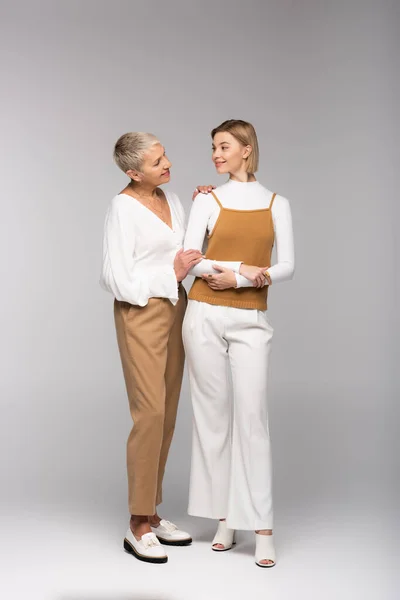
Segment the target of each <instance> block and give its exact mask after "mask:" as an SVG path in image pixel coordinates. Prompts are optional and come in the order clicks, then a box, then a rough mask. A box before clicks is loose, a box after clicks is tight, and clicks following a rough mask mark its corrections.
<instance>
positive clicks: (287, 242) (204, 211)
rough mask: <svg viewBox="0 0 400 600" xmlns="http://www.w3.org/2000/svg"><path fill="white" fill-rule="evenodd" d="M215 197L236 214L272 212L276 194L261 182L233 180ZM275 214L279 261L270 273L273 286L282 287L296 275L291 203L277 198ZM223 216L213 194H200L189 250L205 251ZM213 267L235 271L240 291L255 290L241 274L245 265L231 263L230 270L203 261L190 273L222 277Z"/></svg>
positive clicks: (189, 232)
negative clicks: (209, 237) (236, 211)
mask: <svg viewBox="0 0 400 600" xmlns="http://www.w3.org/2000/svg"><path fill="white" fill-rule="evenodd" d="M214 193H215V195H216V196H217V198H218V200H219V201H220V202H221V204H222V206H224V207H226V208H234V209H236V210H255V209H260V208H268V206H269V205H270V203H271V199H272V192H271V191H269V190H268V189H267V188H265V187H264V186H262V185H261V184H260V183H259V182H258V181H253V182H240V181H234V180H232V179H229V181H228V182H227V183H225V184H224V185H221V186H220V187H218V188H217V189H216V190H214ZM271 212H272V220H273V224H274V232H275V244H276V250H277V261H276V263H275V264H274V265H272V266H271V267H269V269H268V273H269V275H270V277H271V282H272V283H279V282H282V281H286V280H288V279H291V278H292V277H293V274H294V242H293V227H292V214H291V210H290V205H289V202H288V200H287V199H286V198H284V197H283V196H279V195H277V196H276V197H275V200H274V203H273V205H272V210H271ZM219 213H220V207H219V205H218V204H217V203H216V201H215V199H214V198H213V196H212V195H211V194H199V195H198V196H197V197H196V198H195V200H194V202H193V207H192V210H191V213H190V217H189V223H188V226H187V231H186V236H185V243H184V248H185V250H187V249H189V248H193V249H195V250H203V249H204V244H205V243H206V239H207V237H206V236H207V234H208V235H209V234H210V233H211V232H212V230H213V228H214V226H215V223H216V222H217V219H218V216H219ZM213 264H218V265H221V266H223V267H224V266H225V267H227V268H230V269H231V270H232V271H234V272H235V276H236V281H237V287H251V286H252V285H253V284H252V282H251V281H249V280H248V279H246V277H244V276H243V275H240V274H239V269H240V265H241V262H236V263H231V266H229V263H226V262H223V261H222V262H221V261H215V260H212V259H209V260H203V261H201V262H200V263H199V264H197V265H195V266H194V267H193V268H192V269H191V270H190V275H194V276H195V277H201V276H202V275H203V274H205V273H209V272H214V273H218V271H216V270H213V269H212V265H213Z"/></svg>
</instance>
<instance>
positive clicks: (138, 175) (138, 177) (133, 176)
mask: <svg viewBox="0 0 400 600" xmlns="http://www.w3.org/2000/svg"><path fill="white" fill-rule="evenodd" d="M126 174H127V175H128V177H129V178H130V179H132V180H133V181H136V183H140V182H141V181H142V176H141V173H138V172H137V171H133V170H132V169H129V171H127V172H126Z"/></svg>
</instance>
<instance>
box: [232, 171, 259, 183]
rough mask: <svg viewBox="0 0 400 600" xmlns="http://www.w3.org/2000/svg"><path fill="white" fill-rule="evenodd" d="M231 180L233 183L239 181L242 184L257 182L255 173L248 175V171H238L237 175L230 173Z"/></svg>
mask: <svg viewBox="0 0 400 600" xmlns="http://www.w3.org/2000/svg"><path fill="white" fill-rule="evenodd" d="M229 179H230V180H231V181H239V182H240V183H250V182H252V181H257V180H256V178H255V177H254V175H253V173H247V171H238V172H237V173H229Z"/></svg>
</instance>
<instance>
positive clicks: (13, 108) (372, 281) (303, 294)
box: [0, 0, 400, 521]
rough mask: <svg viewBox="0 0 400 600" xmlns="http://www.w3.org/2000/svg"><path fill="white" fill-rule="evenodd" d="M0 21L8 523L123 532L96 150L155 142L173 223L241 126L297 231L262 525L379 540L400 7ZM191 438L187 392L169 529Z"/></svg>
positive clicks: (107, 173)
mask: <svg viewBox="0 0 400 600" xmlns="http://www.w3.org/2000/svg"><path fill="white" fill-rule="evenodd" d="M1 13H2V14H1V22H2V25H1V29H2V31H1V46H2V47H1V52H0V60H1V61H2V65H1V66H2V73H3V75H2V80H3V86H4V90H3V94H2V111H1V116H0V118H1V124H2V135H1V144H2V146H3V153H2V154H3V156H2V163H1V167H2V175H1V180H0V185H1V190H2V191H1V196H2V214H1V223H0V227H1V234H0V244H1V256H2V260H1V289H2V293H1V299H0V302H1V309H0V318H1V338H0V344H1V348H0V352H1V354H0V356H1V364H2V374H1V379H0V386H1V387H0V394H1V402H2V419H1V437H0V461H1V466H2V468H3V469H4V472H3V475H2V483H3V486H4V489H6V494H3V498H2V499H3V501H6V502H8V501H9V502H13V503H14V505H15V506H19V505H21V506H27V505H28V506H34V505H35V503H41V504H45V503H52V504H55V505H58V506H59V507H60V510H67V509H68V507H69V506H71V505H74V506H79V507H80V508H82V510H83V509H85V507H87V508H88V510H92V509H93V508H94V507H95V506H97V507H98V508H99V510H101V511H103V512H105V511H110V510H112V511H115V512H116V513H117V511H119V513H120V512H123V511H126V510H127V509H126V483H125V440H126V436H127V434H128V431H129V428H130V417H129V413H128V408H127V400H126V396H125V390H124V385H123V380H122V373H121V368H120V363H119V357H118V352H117V346H116V342H115V335H114V329H113V320H112V298H111V296H109V295H106V294H105V293H104V292H102V291H101V289H100V288H99V286H98V276H99V272H100V265H101V244H102V227H103V219H104V214H105V210H106V207H107V204H108V202H109V200H110V199H111V197H112V196H113V195H114V194H115V193H117V192H118V191H119V190H120V189H121V188H122V187H123V186H124V185H125V177H124V176H123V174H122V173H120V172H119V171H118V169H117V168H116V167H115V166H114V165H113V163H112V159H111V155H112V147H113V143H114V142H115V140H116V139H117V137H118V136H119V135H120V134H122V133H124V132H126V131H130V130H149V131H152V132H154V133H156V134H157V135H158V136H159V137H160V138H161V140H162V141H163V143H164V144H165V145H166V148H167V151H168V155H169V157H170V158H171V160H172V162H173V170H172V182H171V184H170V187H171V189H173V190H175V191H176V192H177V193H178V194H179V196H180V197H181V200H182V201H183V203H184V205H185V206H186V208H187V210H189V209H190V204H191V193H192V190H193V188H194V187H195V185H197V184H207V183H221V180H219V179H218V178H217V176H216V175H215V173H214V170H213V167H212V164H211V161H210V137H209V132H210V130H211V128H212V127H213V126H216V125H217V124H219V123H220V122H221V121H222V120H224V119H226V118H242V119H247V120H249V121H251V122H253V123H254V125H255V126H256V128H257V131H258V134H259V141H260V147H261V168H260V172H259V180H260V181H261V183H263V184H265V185H266V186H267V187H269V188H270V189H274V190H277V191H278V192H280V193H281V194H283V195H285V196H287V197H288V198H289V199H290V201H291V206H292V210H293V217H294V227H295V239H296V258H297V272H296V276H295V279H294V281H293V282H291V283H287V284H282V285H279V286H276V288H275V287H274V288H273V289H272V290H271V302H270V317H271V320H272V322H273V325H274V328H275V345H274V351H273V357H272V365H273V366H272V381H271V389H270V398H269V406H270V415H271V431H272V437H273V449H274V464H275V498H276V507H277V514H278V516H279V518H280V519H284V518H286V516H288V515H294V514H306V513H312V512H315V511H317V510H318V511H319V510H321V507H324V506H330V505H333V504H334V505H335V506H338V507H339V510H340V511H342V513H343V514H348V515H351V514H353V513H354V514H356V513H357V514H361V513H362V514H365V515H366V521H368V520H369V519H375V520H376V519H379V518H380V516H381V515H382V511H383V510H389V509H391V508H393V507H394V491H395V490H394V483H393V481H394V473H395V468H396V465H395V461H396V460H397V458H396V454H395V438H396V428H397V424H396V418H395V416H396V414H395V399H396V391H397V393H398V392H399V370H398V365H397V362H398V360H397V358H398V342H397V339H398V336H397V335H396V331H397V332H398V324H399V321H398V317H397V312H396V310H395V309H396V307H395V301H396V296H395V292H396V281H398V276H397V261H396V259H397V260H398V258H399V247H398V245H396V243H397V244H398V241H397V242H396V237H397V240H398V226H399V225H398V224H399V216H400V215H399V210H398V203H397V197H396V194H395V191H397V190H395V155H394V152H395V142H397V141H398V138H397V132H395V130H394V123H395V122H396V119H398V115H395V111H396V108H397V106H396V95H395V94H397V91H398V90H396V89H395V83H394V82H395V78H397V77H398V65H396V64H395V62H396V60H397V59H396V54H398V48H396V40H395V34H396V31H397V26H398V22H399V21H398V17H399V6H398V5H397V6H395V3H394V2H393V3H390V2H385V1H380V2H378V1H376V2H370V1H365V2H361V1H360V2H357V1H348V2H343V1H338V2H318V1H317V0H303V1H302V2H294V1H289V0H279V1H278V0H273V1H264V2H263V1H261V0H260V1H256V0H248V1H247V2H246V3H243V2H239V1H236V0H235V1H230V2H228V1H220V2H205V1H204V0H203V1H202V2H184V1H182V2H178V1H176V0H175V1H174V0H171V1H170V2H167V3H161V2H158V3H157V2H155V3H146V4H145V3H139V2H128V1H114V2H105V1H98V2H94V1H91V0H88V1H84V2H68V3H66V2H65V3H62V2H60V3H47V4H45V3H38V2H35V3H26V4H22V3H18V2H17V3H13V5H12V6H11V5H10V6H9V7H8V8H2V9H1ZM188 283H190V282H188ZM397 289H398V288H397ZM190 419H191V413H190V398H189V389H188V382H187V379H186V378H185V382H184V388H183V393H182V398H181V405H180V413H179V421H178V426H177V432H176V436H175V440H174V445H173V449H172V452H171V456H170V462H169V466H168V473H167V481H166V484H167V485H166V494H165V499H166V507H167V508H168V507H169V508H170V509H171V507H173V509H174V510H175V512H179V511H182V512H183V511H184V510H185V508H186V498H187V487H188V470H189V457H190V435H191V431H190V428H191V422H190ZM398 450H399V449H398V448H397V451H398Z"/></svg>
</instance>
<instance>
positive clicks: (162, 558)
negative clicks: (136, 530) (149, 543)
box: [124, 538, 168, 564]
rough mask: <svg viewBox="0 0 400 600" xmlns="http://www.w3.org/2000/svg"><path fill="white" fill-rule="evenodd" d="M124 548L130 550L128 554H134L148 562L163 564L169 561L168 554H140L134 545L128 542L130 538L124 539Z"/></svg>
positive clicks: (126, 550)
mask: <svg viewBox="0 0 400 600" xmlns="http://www.w3.org/2000/svg"><path fill="white" fill-rule="evenodd" d="M124 550H125V552H128V554H132V555H133V556H134V557H135V558H137V559H138V560H141V561H143V562H148V563H154V564H162V563H166V562H168V556H145V555H144V554H140V553H139V552H138V551H137V550H136V549H135V548H134V547H133V546H132V544H130V543H129V542H128V540H127V539H126V538H125V539H124Z"/></svg>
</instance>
